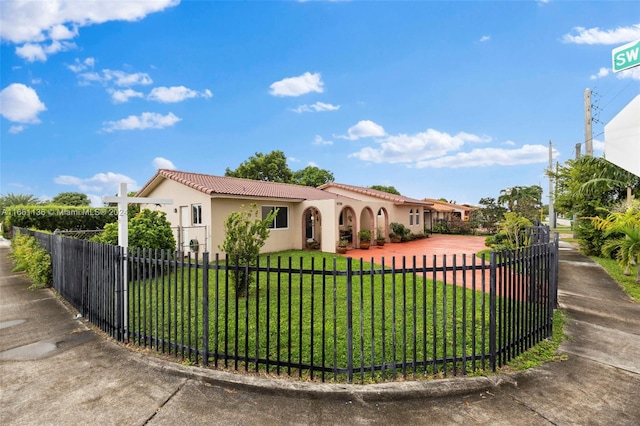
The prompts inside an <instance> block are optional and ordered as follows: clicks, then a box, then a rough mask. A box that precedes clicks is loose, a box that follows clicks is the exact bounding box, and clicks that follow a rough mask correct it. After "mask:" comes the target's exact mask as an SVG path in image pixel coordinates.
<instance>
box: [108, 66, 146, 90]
mask: <svg viewBox="0 0 640 426" xmlns="http://www.w3.org/2000/svg"><path fill="white" fill-rule="evenodd" d="M102 75H103V79H104V81H109V82H112V83H113V84H115V85H116V86H119V87H129V86H135V85H138V84H139V85H145V86H146V85H149V84H151V83H153V80H152V79H151V77H150V76H149V74H147V73H145V72H136V73H131V74H129V73H126V72H124V71H118V70H102Z"/></svg>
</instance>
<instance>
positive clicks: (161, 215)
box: [92, 209, 176, 251]
mask: <svg viewBox="0 0 640 426" xmlns="http://www.w3.org/2000/svg"><path fill="white" fill-rule="evenodd" d="M92 241H95V242H98V243H103V244H111V245H118V223H117V222H114V223H108V224H107V225H105V227H104V232H103V233H102V234H100V235H98V236H96V237H94V238H92ZM129 247H136V248H137V247H139V248H148V249H158V250H171V251H173V250H175V249H176V240H175V238H174V237H173V232H172V231H171V223H169V221H167V214H166V213H165V212H161V211H151V210H149V209H143V210H141V211H140V213H138V214H136V215H135V216H133V217H129Z"/></svg>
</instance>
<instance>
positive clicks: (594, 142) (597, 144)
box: [591, 139, 604, 152]
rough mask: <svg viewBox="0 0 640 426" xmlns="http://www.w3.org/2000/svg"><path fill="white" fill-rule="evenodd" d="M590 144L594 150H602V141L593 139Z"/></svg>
mask: <svg viewBox="0 0 640 426" xmlns="http://www.w3.org/2000/svg"><path fill="white" fill-rule="evenodd" d="M591 146H592V147H593V151H594V152H604V141H601V140H597V139H593V140H592V145H591Z"/></svg>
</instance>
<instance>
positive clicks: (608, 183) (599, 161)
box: [578, 156, 640, 200]
mask: <svg viewBox="0 0 640 426" xmlns="http://www.w3.org/2000/svg"><path fill="white" fill-rule="evenodd" d="M578 161H580V162H581V163H582V165H585V166H587V167H591V168H593V169H595V170H596V174H595V175H594V177H593V178H592V179H590V180H588V181H587V182H585V183H583V184H582V185H581V186H580V188H579V189H578V195H587V196H589V195H592V194H593V193H598V192H602V191H619V192H621V191H622V190H624V189H626V195H627V200H631V199H633V189H634V188H638V186H640V178H639V177H638V176H636V175H634V174H633V173H630V172H628V171H626V170H624V169H623V168H621V167H618V166H617V165H615V164H613V163H611V162H609V161H607V160H606V159H605V158H603V157H592V156H584V157H581V158H580V160H578Z"/></svg>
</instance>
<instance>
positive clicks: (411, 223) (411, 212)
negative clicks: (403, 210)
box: [409, 209, 413, 226]
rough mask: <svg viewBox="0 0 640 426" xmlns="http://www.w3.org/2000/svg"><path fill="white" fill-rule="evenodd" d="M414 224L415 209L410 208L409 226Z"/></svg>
mask: <svg viewBox="0 0 640 426" xmlns="http://www.w3.org/2000/svg"><path fill="white" fill-rule="evenodd" d="M411 225H413V209H411V210H409V226H411Z"/></svg>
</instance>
